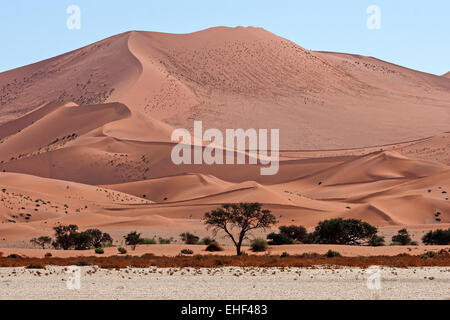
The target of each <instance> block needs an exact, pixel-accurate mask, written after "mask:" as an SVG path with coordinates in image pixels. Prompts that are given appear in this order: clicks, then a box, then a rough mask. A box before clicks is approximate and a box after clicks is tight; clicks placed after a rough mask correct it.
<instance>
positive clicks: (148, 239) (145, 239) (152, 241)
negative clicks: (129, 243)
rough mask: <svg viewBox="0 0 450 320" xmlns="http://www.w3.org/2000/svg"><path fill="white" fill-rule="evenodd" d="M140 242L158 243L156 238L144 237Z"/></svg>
mask: <svg viewBox="0 0 450 320" xmlns="http://www.w3.org/2000/svg"><path fill="white" fill-rule="evenodd" d="M140 244H145V245H150V244H156V240H155V238H144V239H142V241H141V242H140Z"/></svg>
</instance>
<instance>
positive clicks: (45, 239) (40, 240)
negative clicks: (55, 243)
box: [30, 236, 52, 250]
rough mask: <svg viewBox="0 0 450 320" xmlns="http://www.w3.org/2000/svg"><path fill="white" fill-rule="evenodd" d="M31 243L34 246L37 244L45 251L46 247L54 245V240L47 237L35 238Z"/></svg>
mask: <svg viewBox="0 0 450 320" xmlns="http://www.w3.org/2000/svg"><path fill="white" fill-rule="evenodd" d="M30 242H31V243H32V244H35V245H37V246H39V247H41V248H42V250H44V249H45V246H46V245H50V244H51V243H52V238H50V237H47V236H42V237H39V238H33V239H31V240H30Z"/></svg>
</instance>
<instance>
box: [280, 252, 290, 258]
mask: <svg viewBox="0 0 450 320" xmlns="http://www.w3.org/2000/svg"><path fill="white" fill-rule="evenodd" d="M289 256H290V255H289V253H287V252H283V253H282V254H281V256H280V258H287V257H289Z"/></svg>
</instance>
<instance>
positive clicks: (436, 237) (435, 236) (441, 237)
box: [422, 228, 450, 245]
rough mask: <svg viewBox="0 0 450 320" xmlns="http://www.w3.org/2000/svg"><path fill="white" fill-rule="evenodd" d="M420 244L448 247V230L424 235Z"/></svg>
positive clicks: (449, 232) (449, 233)
mask: <svg viewBox="0 0 450 320" xmlns="http://www.w3.org/2000/svg"><path fill="white" fill-rule="evenodd" d="M422 242H423V243H424V244H426V245H449V244H450V228H449V229H447V230H441V229H438V230H435V231H430V232H428V233H427V234H425V235H424V236H423V238H422Z"/></svg>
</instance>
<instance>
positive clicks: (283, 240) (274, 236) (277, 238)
mask: <svg viewBox="0 0 450 320" xmlns="http://www.w3.org/2000/svg"><path fill="white" fill-rule="evenodd" d="M267 239H268V240H270V241H269V244H270V245H274V246H279V245H282V244H294V240H293V239H292V238H290V237H289V236H287V235H286V234H284V233H275V232H272V233H271V234H269V235H267Z"/></svg>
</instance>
